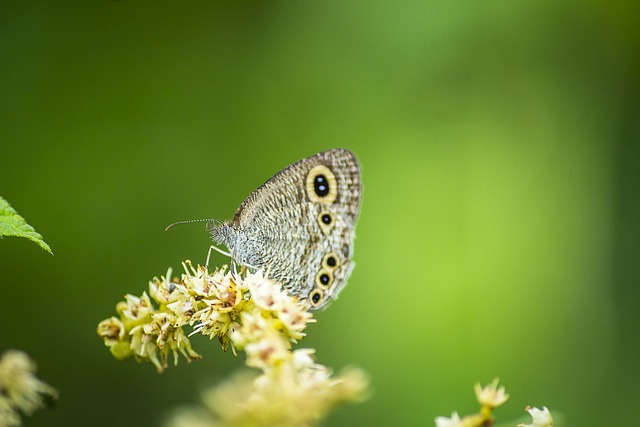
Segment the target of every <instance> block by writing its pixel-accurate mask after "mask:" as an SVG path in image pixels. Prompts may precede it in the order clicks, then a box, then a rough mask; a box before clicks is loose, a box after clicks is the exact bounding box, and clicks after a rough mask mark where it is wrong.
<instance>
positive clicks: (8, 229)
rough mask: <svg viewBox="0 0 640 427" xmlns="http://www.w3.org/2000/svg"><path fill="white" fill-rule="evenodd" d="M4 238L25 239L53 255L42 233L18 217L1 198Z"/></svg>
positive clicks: (0, 221) (1, 220)
mask: <svg viewBox="0 0 640 427" xmlns="http://www.w3.org/2000/svg"><path fill="white" fill-rule="evenodd" d="M2 236H14V237H24V238H25V239H29V240H31V241H33V242H36V243H37V244H38V245H39V246H40V247H41V248H42V249H44V250H45V251H47V252H49V253H50V254H51V255H53V252H52V251H51V248H50V247H49V245H47V243H46V242H45V241H44V240H43V239H42V236H41V235H40V233H38V232H37V231H36V230H35V229H34V228H33V227H32V226H30V225H29V224H27V221H25V220H24V218H22V217H21V216H20V215H18V212H16V210H15V209H13V208H12V207H11V205H10V204H9V202H7V201H6V200H5V199H3V198H2V196H0V237H2Z"/></svg>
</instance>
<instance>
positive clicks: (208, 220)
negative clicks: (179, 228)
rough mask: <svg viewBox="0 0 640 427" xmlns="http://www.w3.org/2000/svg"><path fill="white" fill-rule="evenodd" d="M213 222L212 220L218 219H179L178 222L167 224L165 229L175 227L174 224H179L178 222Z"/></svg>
mask: <svg viewBox="0 0 640 427" xmlns="http://www.w3.org/2000/svg"><path fill="white" fill-rule="evenodd" d="M205 221H206V222H212V221H216V220H215V219H213V218H203V219H190V220H187V221H178V222H174V223H173V224H169V225H168V226H167V228H165V229H164V231H167V230H168V229H170V228H171V227H173V226H174V225H178V224H188V223H190V222H205Z"/></svg>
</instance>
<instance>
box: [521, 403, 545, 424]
mask: <svg viewBox="0 0 640 427" xmlns="http://www.w3.org/2000/svg"><path fill="white" fill-rule="evenodd" d="M527 412H528V413H529V415H531V418H533V423H531V424H518V427H553V417H552V416H551V412H549V410H548V409H547V407H546V406H543V407H542V409H538V408H527Z"/></svg>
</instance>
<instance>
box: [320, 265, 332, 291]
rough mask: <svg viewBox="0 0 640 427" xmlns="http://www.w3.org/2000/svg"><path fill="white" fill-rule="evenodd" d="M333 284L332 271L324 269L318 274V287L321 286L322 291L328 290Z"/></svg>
mask: <svg viewBox="0 0 640 427" xmlns="http://www.w3.org/2000/svg"><path fill="white" fill-rule="evenodd" d="M332 283H333V273H332V272H331V270H327V269H324V268H323V269H322V270H320V271H319V272H318V275H317V276H316V285H318V286H320V287H321V288H322V289H327V288H328V287H329V286H331V284H332Z"/></svg>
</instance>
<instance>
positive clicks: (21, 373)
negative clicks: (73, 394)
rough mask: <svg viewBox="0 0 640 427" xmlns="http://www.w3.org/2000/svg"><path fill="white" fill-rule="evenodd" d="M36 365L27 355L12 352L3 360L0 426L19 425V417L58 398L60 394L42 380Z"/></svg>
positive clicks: (1, 368)
mask: <svg viewBox="0 0 640 427" xmlns="http://www.w3.org/2000/svg"><path fill="white" fill-rule="evenodd" d="M35 373H36V364H35V362H33V360H31V359H30V358H29V356H27V354H26V353H24V352H22V351H17V350H9V351H7V352H5V353H4V354H3V355H2V357H1V358H0V425H2V426H17V425H20V414H26V415H31V414H32V413H33V412H34V411H36V410H38V409H41V408H43V407H45V406H47V405H48V404H50V403H51V402H52V401H54V400H56V399H57V398H58V392H57V391H56V390H55V389H54V388H53V387H51V386H50V385H48V384H46V383H44V382H42V381H40V380H39V379H38V378H37V377H36V375H35Z"/></svg>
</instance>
